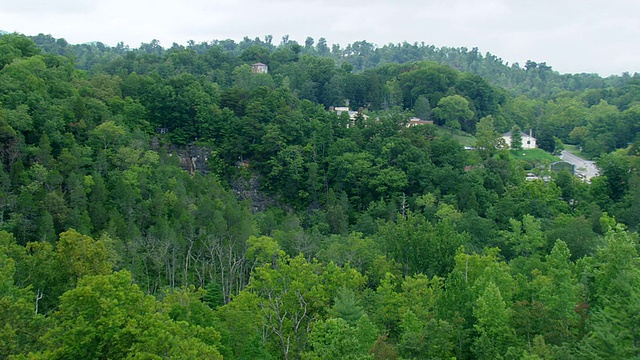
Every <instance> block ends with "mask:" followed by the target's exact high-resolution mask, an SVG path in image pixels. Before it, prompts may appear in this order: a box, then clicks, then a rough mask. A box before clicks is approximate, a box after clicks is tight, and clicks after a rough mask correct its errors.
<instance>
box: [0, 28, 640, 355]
mask: <svg viewBox="0 0 640 360" xmlns="http://www.w3.org/2000/svg"><path fill="white" fill-rule="evenodd" d="M257 62H260V63H263V64H266V65H267V66H268V72H267V73H256V71H254V70H253V69H252V65H253V64H255V63H257ZM334 107H348V108H349V109H350V110H352V112H351V113H349V112H346V111H342V112H337V111H333V109H334ZM412 117H418V118H420V119H423V120H429V121H432V122H433V124H424V125H417V126H408V125H409V124H410V119H411V118H412ZM517 129H522V130H523V131H526V132H529V131H531V133H533V134H535V135H536V137H537V139H538V145H539V147H540V148H542V149H543V150H546V151H547V152H548V153H549V154H554V153H556V154H557V152H558V151H560V150H561V149H563V148H564V147H565V146H568V145H572V146H574V147H575V148H577V149H581V152H582V154H583V155H584V156H586V157H589V158H592V159H595V161H596V163H597V165H598V167H599V169H600V176H598V177H595V178H593V179H591V181H589V182H584V181H582V180H581V179H580V178H578V177H576V176H573V174H571V173H570V172H568V171H561V172H551V171H548V170H546V169H547V167H546V165H548V163H547V164H541V163H540V162H538V161H534V160H531V159H528V158H527V157H526V156H522V153H523V151H522V150H521V149H518V146H517V145H512V147H513V148H514V149H515V150H512V149H508V148H507V147H506V146H505V143H504V141H503V140H502V137H501V136H502V133H504V132H506V131H509V130H517ZM639 133H640V75H638V74H634V75H633V76H631V75H629V74H623V75H621V76H612V77H609V78H601V77H599V76H598V75H595V74H573V75H563V74H559V73H557V72H555V71H553V69H552V68H551V67H550V66H548V65H547V64H545V63H536V62H533V61H528V62H527V63H526V64H525V65H524V67H520V65H518V64H513V65H508V64H504V63H503V61H502V60H501V59H499V58H497V57H496V56H494V55H491V54H489V53H487V54H485V55H482V54H479V53H478V51H477V49H472V50H468V49H464V48H463V49H454V48H435V47H433V46H428V45H425V44H408V43H404V44H397V45H393V44H389V45H385V46H383V47H376V46H374V45H372V44H369V43H367V42H365V41H363V42H358V43H354V44H349V45H347V47H346V48H342V47H341V46H339V45H333V46H331V47H330V46H329V45H328V44H327V42H326V40H325V39H322V38H321V39H319V40H318V43H317V44H316V43H315V41H314V40H313V39H312V38H307V40H306V41H305V43H304V44H298V43H297V42H295V41H293V40H289V39H288V37H284V38H283V39H282V41H281V42H280V43H279V44H278V45H276V44H274V43H273V39H272V37H270V36H267V37H265V38H264V40H261V39H254V40H251V39H248V38H245V39H244V40H243V41H241V42H239V43H236V42H234V41H232V40H219V41H212V42H210V43H202V44H196V43H194V42H190V43H189V44H188V46H180V45H177V44H173V46H172V47H170V48H166V49H165V48H163V47H162V46H160V44H159V42H157V41H155V40H154V41H151V42H150V43H148V44H142V45H141V46H140V47H139V48H137V49H130V48H128V47H126V46H124V45H123V44H118V45H117V46H116V47H108V46H106V45H104V44H102V43H94V44H83V45H71V44H68V43H67V42H66V41H65V40H64V39H55V38H53V37H51V36H49V35H38V36H35V37H26V36H23V35H20V34H5V35H2V36H0V306H2V308H3V311H2V312H0V326H2V331H0V357H1V358H9V359H133V358H136V359H165V358H166V359H174V358H175V359H222V358H227V359H453V358H455V359H527V360H533V359H600V358H602V359H610V358H616V359H626V358H637V357H638V356H640V331H639V330H638V326H637V324H638V321H640V320H639V319H637V318H636V317H638V316H639V315H638V314H640V263H639V262H638V251H639V250H640V249H639V239H638V234H637V230H638V228H639V226H640V191H638V189H639V188H640V173H639V170H638V169H639V168H640V158H639V156H640V136H639V135H638V134H639ZM459 134H473V135H474V138H475V141H476V142H475V144H474V146H473V147H464V146H463V145H462V144H461V143H460V142H459V138H460V137H459V136H458V135H459ZM454 135H455V136H454ZM524 154H525V155H526V152H525V153H524ZM549 156H551V155H549ZM531 171H534V172H538V173H541V174H544V175H545V176H544V179H542V178H541V179H536V180H532V181H529V180H525V177H526V173H527V172H531ZM636 301H638V303H636ZM634 304H635V305H634ZM634 306H637V307H634ZM634 309H636V310H634Z"/></svg>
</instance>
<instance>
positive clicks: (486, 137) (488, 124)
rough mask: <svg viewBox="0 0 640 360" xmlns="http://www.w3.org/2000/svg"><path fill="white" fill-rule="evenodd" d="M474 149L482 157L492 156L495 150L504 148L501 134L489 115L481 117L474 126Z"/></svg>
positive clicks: (504, 144)
mask: <svg viewBox="0 0 640 360" xmlns="http://www.w3.org/2000/svg"><path fill="white" fill-rule="evenodd" d="M476 139H477V141H476V149H478V151H479V152H480V154H481V156H482V157H483V158H484V159H487V158H490V157H492V156H493V155H494V154H495V153H496V152H497V151H499V150H501V149H505V148H506V143H505V141H504V139H503V138H502V135H501V134H500V133H499V132H497V131H496V129H495V125H494V119H493V117H492V116H491V115H489V116H486V117H483V118H482V119H480V121H479V122H478V125H477V127H476Z"/></svg>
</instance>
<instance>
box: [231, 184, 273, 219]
mask: <svg viewBox="0 0 640 360" xmlns="http://www.w3.org/2000/svg"><path fill="white" fill-rule="evenodd" d="M231 188H232V189H233V193H234V194H236V196H237V197H238V198H239V199H240V200H251V205H252V207H251V211H252V212H254V213H256V212H260V211H264V210H266V209H267V208H268V207H270V206H273V205H274V204H275V200H274V199H273V198H271V197H269V196H267V194H265V193H264V192H262V191H261V190H260V179H259V178H258V176H256V175H251V177H249V178H245V177H243V176H239V177H237V178H236V179H234V180H233V181H232V183H231Z"/></svg>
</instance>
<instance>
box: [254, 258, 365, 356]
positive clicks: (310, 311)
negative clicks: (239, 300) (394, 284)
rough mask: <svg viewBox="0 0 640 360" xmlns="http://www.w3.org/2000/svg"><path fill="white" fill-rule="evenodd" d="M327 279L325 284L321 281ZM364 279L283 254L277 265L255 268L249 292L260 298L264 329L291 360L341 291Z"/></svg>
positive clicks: (330, 266)
mask: <svg viewBox="0 0 640 360" xmlns="http://www.w3.org/2000/svg"><path fill="white" fill-rule="evenodd" d="M321 279H323V280H324V281H321ZM363 281H364V279H362V276H361V275H360V274H359V273H358V272H357V271H355V270H352V269H349V268H344V269H343V268H339V267H337V266H335V265H334V264H332V263H330V264H328V265H326V267H325V266H322V265H321V264H320V263H318V262H316V261H313V262H309V261H307V260H306V259H305V258H304V257H303V256H302V255H299V256H297V257H295V258H290V257H288V256H286V255H282V254H281V255H280V256H279V257H278V259H277V260H276V261H275V262H274V263H267V264H264V265H263V266H261V267H258V268H256V269H255V272H254V274H253V277H252V278H251V282H250V283H249V286H248V287H247V290H246V291H249V292H251V293H253V294H255V295H256V296H257V308H256V309H255V310H254V311H256V312H257V313H258V314H260V318H261V319H262V324H263V327H264V330H265V331H267V332H268V333H269V334H270V336H269V337H268V340H271V341H273V344H274V346H276V348H277V349H279V352H280V354H281V355H282V356H283V357H284V358H285V359H288V358H290V357H295V356H298V354H300V353H301V352H302V351H303V349H304V348H305V346H306V343H307V341H308V335H309V331H310V329H311V327H312V324H313V323H314V321H316V320H317V319H319V318H320V317H322V316H323V315H324V312H325V311H326V310H325V308H326V306H327V304H328V302H329V300H330V299H331V298H333V296H335V294H336V293H337V291H338V289H340V288H343V287H348V288H358V287H359V286H361V285H362V284H363Z"/></svg>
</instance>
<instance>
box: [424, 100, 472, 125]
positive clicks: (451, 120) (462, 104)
mask: <svg viewBox="0 0 640 360" xmlns="http://www.w3.org/2000/svg"><path fill="white" fill-rule="evenodd" d="M433 114H434V115H435V116H436V117H437V118H438V119H440V120H441V121H444V125H445V126H447V127H449V128H450V129H451V131H452V132H453V130H459V129H461V126H462V124H463V123H465V122H467V121H469V120H471V119H472V118H473V116H474V113H473V111H471V109H470V108H469V101H468V100H467V99H465V98H464V97H462V96H460V95H450V96H447V97H443V98H442V99H440V101H438V106H437V107H436V108H434V109H433Z"/></svg>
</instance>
